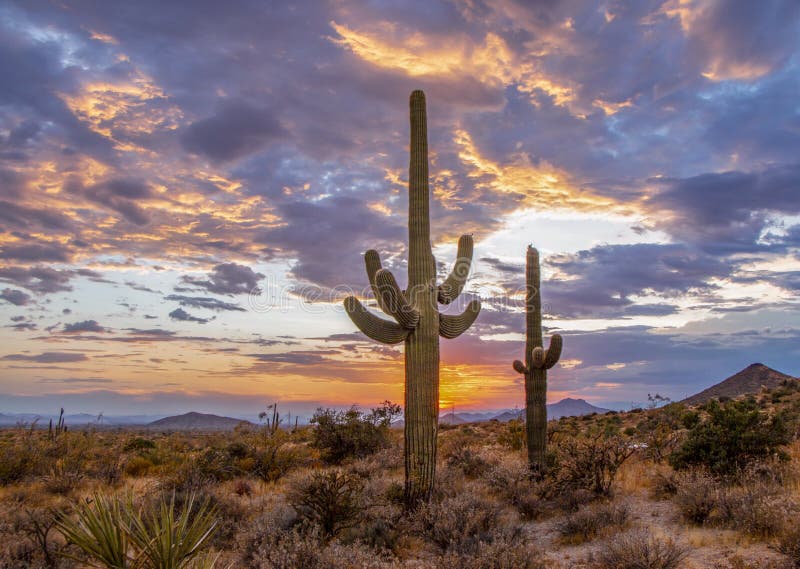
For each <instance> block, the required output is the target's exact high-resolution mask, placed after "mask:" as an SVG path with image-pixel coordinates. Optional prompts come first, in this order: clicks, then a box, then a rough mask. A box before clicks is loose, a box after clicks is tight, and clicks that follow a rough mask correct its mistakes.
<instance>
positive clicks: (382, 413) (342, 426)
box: [311, 401, 400, 464]
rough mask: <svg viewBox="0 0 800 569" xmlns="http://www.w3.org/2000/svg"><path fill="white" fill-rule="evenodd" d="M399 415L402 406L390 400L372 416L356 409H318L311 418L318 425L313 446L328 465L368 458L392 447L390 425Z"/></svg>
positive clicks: (312, 437)
mask: <svg viewBox="0 0 800 569" xmlns="http://www.w3.org/2000/svg"><path fill="white" fill-rule="evenodd" d="M399 413H400V406H399V405H396V404H394V403H391V402H390V401H385V402H384V403H383V404H382V405H381V406H380V407H378V408H376V409H373V410H372V411H371V412H370V413H363V412H361V411H359V410H358V408H356V407H351V408H350V409H348V410H347V411H336V410H334V409H317V411H316V413H314V416H313V417H312V418H311V423H312V424H313V425H315V428H314V430H313V432H312V436H311V445H312V446H313V447H314V448H317V449H319V450H320V452H321V453H322V458H323V460H325V462H327V463H329V464H341V462H342V461H344V460H345V459H348V458H361V457H364V456H368V455H370V454H373V453H375V452H377V451H378V450H380V449H382V448H385V447H387V446H388V445H389V441H390V439H389V426H390V425H391V422H392V420H393V419H394V418H395V417H396V416H397V415H398V414H399Z"/></svg>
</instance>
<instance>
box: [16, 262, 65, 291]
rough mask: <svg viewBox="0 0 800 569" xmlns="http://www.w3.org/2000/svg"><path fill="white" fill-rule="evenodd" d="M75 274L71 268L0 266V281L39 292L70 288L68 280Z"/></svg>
mask: <svg viewBox="0 0 800 569" xmlns="http://www.w3.org/2000/svg"><path fill="white" fill-rule="evenodd" d="M75 275H76V272H75V271H72V270H58V269H51V268H49V267H30V268H28V267H0V280H1V281H4V282H9V283H13V284H15V285H17V286H21V287H23V288H27V289H28V290H31V291H33V292H37V293H41V294H50V293H54V292H61V291H69V290H72V287H71V286H70V285H69V281H70V280H71V279H72V278H73V277H74V276H75Z"/></svg>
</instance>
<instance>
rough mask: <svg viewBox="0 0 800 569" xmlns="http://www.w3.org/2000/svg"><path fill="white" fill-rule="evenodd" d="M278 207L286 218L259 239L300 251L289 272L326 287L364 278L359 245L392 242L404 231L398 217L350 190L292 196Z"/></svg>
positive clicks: (378, 245) (377, 245) (360, 246)
mask: <svg viewBox="0 0 800 569" xmlns="http://www.w3.org/2000/svg"><path fill="white" fill-rule="evenodd" d="M280 211H281V214H282V218H283V220H284V221H285V224H284V225H282V226H281V227H278V228H276V229H273V230H270V231H268V232H267V233H265V235H264V236H263V237H262V238H261V241H262V242H264V243H265V244H269V245H273V246H280V247H282V248H286V249H290V250H294V251H298V252H299V253H301V254H300V258H299V260H298V262H297V263H296V264H295V265H294V266H293V267H292V274H293V275H294V276H295V277H296V278H298V279H300V280H304V281H310V282H312V283H317V284H320V285H323V286H327V287H335V286H338V285H344V284H350V283H359V282H363V279H364V278H365V277H364V276H363V275H364V273H363V271H364V269H363V259H362V257H363V253H364V251H366V250H367V249H370V248H376V247H377V248H378V249H379V250H380V249H381V246H380V245H381V244H382V243H392V244H397V243H398V242H400V241H401V239H403V236H404V234H405V232H406V230H405V227H403V221H402V220H400V219H398V218H394V217H387V216H386V215H384V214H382V213H379V212H377V211H374V210H372V209H370V208H368V207H367V206H366V204H365V203H364V201H363V200H362V199H359V198H358V197H355V196H346V195H344V196H334V197H329V198H326V199H323V200H319V201H316V202H308V201H304V202H300V201H293V202H290V203H286V204H283V205H281V206H280ZM395 246H396V245H395Z"/></svg>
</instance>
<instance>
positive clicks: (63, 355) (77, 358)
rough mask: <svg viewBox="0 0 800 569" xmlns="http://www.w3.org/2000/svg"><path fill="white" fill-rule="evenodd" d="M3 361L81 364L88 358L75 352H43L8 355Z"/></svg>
mask: <svg viewBox="0 0 800 569" xmlns="http://www.w3.org/2000/svg"><path fill="white" fill-rule="evenodd" d="M0 359H3V360H11V361H23V362H36V363H42V364H56V363H72V362H83V361H87V360H88V359H89V358H87V357H86V355H85V354H80V353H75V352H43V353H41V354H8V355H5V356H3V357H2V358H0Z"/></svg>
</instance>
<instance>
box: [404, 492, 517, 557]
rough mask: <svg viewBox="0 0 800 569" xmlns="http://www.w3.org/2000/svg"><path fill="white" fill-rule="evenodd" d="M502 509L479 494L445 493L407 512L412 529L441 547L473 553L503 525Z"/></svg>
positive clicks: (458, 551) (444, 549)
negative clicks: (444, 495)
mask: <svg viewBox="0 0 800 569" xmlns="http://www.w3.org/2000/svg"><path fill="white" fill-rule="evenodd" d="M501 515H502V510H501V508H500V506H499V504H497V502H494V501H492V500H489V499H488V498H484V497H482V496H480V495H476V494H472V493H465V494H456V495H454V496H447V497H445V498H444V499H442V500H441V501H439V502H436V501H433V502H430V503H427V504H421V505H420V506H419V507H418V508H417V510H416V511H414V512H413V513H412V514H411V516H410V523H411V531H412V532H415V533H417V534H418V535H420V536H421V537H424V538H425V539H427V540H428V541H430V542H431V543H433V544H435V545H436V546H438V547H439V548H440V549H441V550H442V551H449V552H455V553H460V554H461V553H463V554H467V553H472V552H474V551H475V549H476V548H477V546H478V545H479V544H480V543H481V542H491V541H493V540H494V538H495V537H496V536H497V534H498V532H499V530H498V527H500V529H503V528H502V524H501V523H500V521H501Z"/></svg>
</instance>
